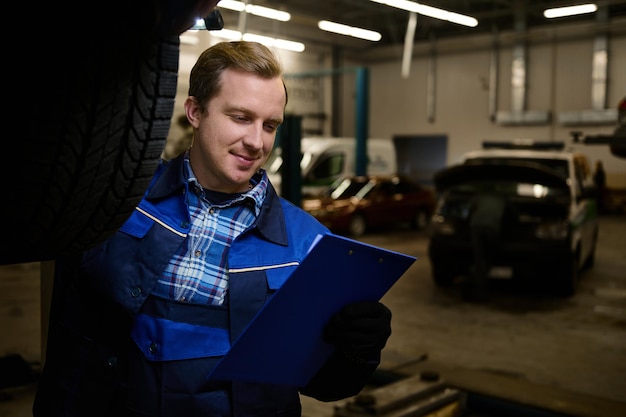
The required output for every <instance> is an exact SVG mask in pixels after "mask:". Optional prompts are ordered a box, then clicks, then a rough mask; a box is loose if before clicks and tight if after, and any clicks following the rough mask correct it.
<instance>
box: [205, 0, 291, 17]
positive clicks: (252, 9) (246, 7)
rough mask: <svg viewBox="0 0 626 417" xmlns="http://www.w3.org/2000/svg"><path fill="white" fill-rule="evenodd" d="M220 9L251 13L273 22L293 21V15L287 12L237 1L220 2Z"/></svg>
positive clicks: (221, 0) (223, 0) (224, 0)
mask: <svg viewBox="0 0 626 417" xmlns="http://www.w3.org/2000/svg"><path fill="white" fill-rule="evenodd" d="M217 7H218V8H222V9H229V10H234V11H236V12H243V11H245V12H246V13H250V14H253V15H256V16H261V17H265V18H268V19H273V20H280V21H281V22H286V21H288V20H290V19H291V15H290V14H289V13H287V12H283V11H281V10H276V9H271V8H269V7H264V6H257V5H254V4H250V3H248V4H245V3H244V2H241V1H236V0H220V2H219V3H218V4H217Z"/></svg>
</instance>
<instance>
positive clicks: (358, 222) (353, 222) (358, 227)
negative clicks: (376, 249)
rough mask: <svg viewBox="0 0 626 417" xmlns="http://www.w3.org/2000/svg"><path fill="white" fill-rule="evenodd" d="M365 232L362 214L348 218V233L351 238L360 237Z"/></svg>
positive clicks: (364, 221) (365, 227)
mask: <svg viewBox="0 0 626 417" xmlns="http://www.w3.org/2000/svg"><path fill="white" fill-rule="evenodd" d="M366 231H367V222H366V220H365V217H364V216H363V215H362V214H355V215H353V216H352V217H351V218H350V223H349V224H348V233H350V236H353V237H361V236H363V235H364V234H365V232H366Z"/></svg>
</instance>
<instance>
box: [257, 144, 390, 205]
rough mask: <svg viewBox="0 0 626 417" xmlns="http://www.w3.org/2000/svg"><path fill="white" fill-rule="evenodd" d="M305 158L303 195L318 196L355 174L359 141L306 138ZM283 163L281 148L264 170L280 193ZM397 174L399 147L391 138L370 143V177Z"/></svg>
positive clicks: (368, 155)
mask: <svg viewBox="0 0 626 417" xmlns="http://www.w3.org/2000/svg"><path fill="white" fill-rule="evenodd" d="M300 150H301V152H302V158H301V160H300V168H301V170H302V196H303V197H305V196H310V195H318V194H319V193H321V192H323V191H324V190H326V189H327V188H328V187H329V186H330V184H332V183H333V181H335V180H336V179H338V178H341V177H344V176H348V175H354V174H355V169H356V139H355V138H346V137H338V138H334V137H307V138H302V139H301V142H300ZM282 163H283V159H282V157H281V152H280V148H275V149H274V151H273V152H272V154H271V155H270V157H269V159H268V160H267V163H266V164H265V169H266V170H267V174H268V176H269V178H270V181H271V182H272V185H274V188H276V191H277V192H278V193H279V194H280V193H281V191H280V190H281V188H280V183H281V174H280V169H281V166H282ZM396 172H397V161H396V148H395V146H394V143H393V141H391V140H390V139H379V138H371V139H368V140H367V174H368V175H392V174H395V173H396Z"/></svg>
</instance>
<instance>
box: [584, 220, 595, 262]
mask: <svg viewBox="0 0 626 417" xmlns="http://www.w3.org/2000/svg"><path fill="white" fill-rule="evenodd" d="M597 243H598V230H597V229H596V231H595V233H594V235H593V242H592V243H591V252H589V255H588V256H587V259H585V263H584V264H583V269H585V270H586V269H590V268H592V267H593V265H594V264H595V263H596V246H597Z"/></svg>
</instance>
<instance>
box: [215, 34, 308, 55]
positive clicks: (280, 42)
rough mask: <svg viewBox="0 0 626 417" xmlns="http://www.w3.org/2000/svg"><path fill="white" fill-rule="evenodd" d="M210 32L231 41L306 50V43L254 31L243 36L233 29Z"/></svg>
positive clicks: (289, 49) (300, 50)
mask: <svg viewBox="0 0 626 417" xmlns="http://www.w3.org/2000/svg"><path fill="white" fill-rule="evenodd" d="M210 34H211V36H215V37H217V38H222V39H226V40H229V41H238V40H241V39H243V40H244V41H251V42H258V43H261V44H263V45H265V46H267V47H270V48H271V47H274V48H279V49H285V50H288V51H293V52H303V51H304V44H303V43H301V42H294V41H289V40H286V39H278V38H272V37H270V36H263V35H257V34H254V33H244V34H243V36H242V35H241V32H239V31H237V30H232V29H222V30H220V31H215V32H210Z"/></svg>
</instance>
